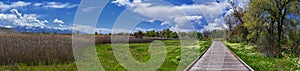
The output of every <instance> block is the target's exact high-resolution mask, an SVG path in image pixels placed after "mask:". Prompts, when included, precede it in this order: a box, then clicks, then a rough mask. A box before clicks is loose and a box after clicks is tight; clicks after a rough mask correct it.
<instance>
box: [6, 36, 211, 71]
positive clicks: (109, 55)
mask: <svg viewBox="0 0 300 71" xmlns="http://www.w3.org/2000/svg"><path fill="white" fill-rule="evenodd" d="M162 42H164V44H165V46H166V49H167V57H166V59H165V62H164V63H163V65H162V66H161V67H160V68H159V69H158V71H175V70H176V69H177V67H178V64H179V61H180V55H181V44H180V41H179V40H166V41H162ZM199 43H200V48H199V51H198V52H197V54H200V53H201V52H203V51H204V50H205V49H206V48H207V47H209V46H210V45H211V42H209V41H200V42H199ZM149 45H150V43H133V44H129V48H130V51H131V53H132V56H133V57H134V58H135V59H136V60H137V61H139V62H147V61H148V60H149V59H150V57H151V55H150V53H149V52H148V49H149V48H148V47H149ZM96 50H97V52H98V57H99V60H100V62H101V64H102V66H103V67H104V68H105V70H107V71H127V70H126V69H124V67H122V65H120V64H119V63H118V62H117V60H116V59H115V56H114V54H113V51H112V47H111V45H110V44H99V45H97V46H96ZM192 60H194V59H189V62H191V61H192ZM188 64H190V63H188ZM186 66H187V65H186ZM4 70H10V71H74V70H77V69H76V65H75V63H71V64H57V65H49V66H46V65H38V66H26V65H24V64H23V65H22V64H17V65H9V66H0V71H4Z"/></svg>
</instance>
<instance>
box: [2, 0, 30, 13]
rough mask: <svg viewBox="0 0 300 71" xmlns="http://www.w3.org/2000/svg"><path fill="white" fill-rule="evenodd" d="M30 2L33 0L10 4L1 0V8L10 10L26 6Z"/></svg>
mask: <svg viewBox="0 0 300 71" xmlns="http://www.w3.org/2000/svg"><path fill="white" fill-rule="evenodd" d="M30 4H31V2H24V1H17V2H12V3H10V4H5V3H4V2H2V1H0V10H1V11H6V10H9V9H12V8H19V7H25V6H28V5H30Z"/></svg>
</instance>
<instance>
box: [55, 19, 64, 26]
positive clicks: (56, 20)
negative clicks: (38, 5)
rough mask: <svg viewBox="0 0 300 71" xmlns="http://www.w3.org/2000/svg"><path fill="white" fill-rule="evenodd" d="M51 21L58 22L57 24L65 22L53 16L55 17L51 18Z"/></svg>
mask: <svg viewBox="0 0 300 71" xmlns="http://www.w3.org/2000/svg"><path fill="white" fill-rule="evenodd" d="M53 23H56V24H59V25H60V26H61V24H64V23H65V22H64V21H62V20H59V19H57V18H55V19H54V20H53Z"/></svg>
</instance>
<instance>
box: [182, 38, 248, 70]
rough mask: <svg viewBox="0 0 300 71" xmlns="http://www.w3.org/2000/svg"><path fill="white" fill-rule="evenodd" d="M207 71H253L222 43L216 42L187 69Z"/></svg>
mask: <svg viewBox="0 0 300 71" xmlns="http://www.w3.org/2000/svg"><path fill="white" fill-rule="evenodd" d="M207 70H222V71H232V70H234V71H251V70H252V69H251V68H250V67H249V66H248V65H247V64H245V63H244V62H243V61H242V60H240V59H239V58H238V57H237V56H236V55H235V54H234V53H233V52H231V50H230V49H229V48H227V47H226V46H225V45H224V44H223V43H222V42H221V41H214V42H213V44H212V45H211V47H210V48H209V49H208V50H207V51H206V52H205V53H204V54H203V55H202V56H200V58H198V59H197V60H196V61H194V63H192V64H191V65H190V66H189V67H188V68H187V69H186V71H207Z"/></svg>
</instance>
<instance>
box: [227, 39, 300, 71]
mask: <svg viewBox="0 0 300 71" xmlns="http://www.w3.org/2000/svg"><path fill="white" fill-rule="evenodd" d="M225 44H226V45H227V46H228V47H229V48H230V49H231V50H232V51H233V52H234V53H235V54H236V55H238V56H239V57H240V58H241V59H242V60H243V61H244V62H246V63H247V64H248V65H249V66H250V67H251V68H253V69H254V70H255V71H297V70H300V57H285V58H273V57H267V56H265V55H263V54H262V53H259V52H256V51H255V46H252V45H247V44H243V43H229V42H225Z"/></svg>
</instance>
